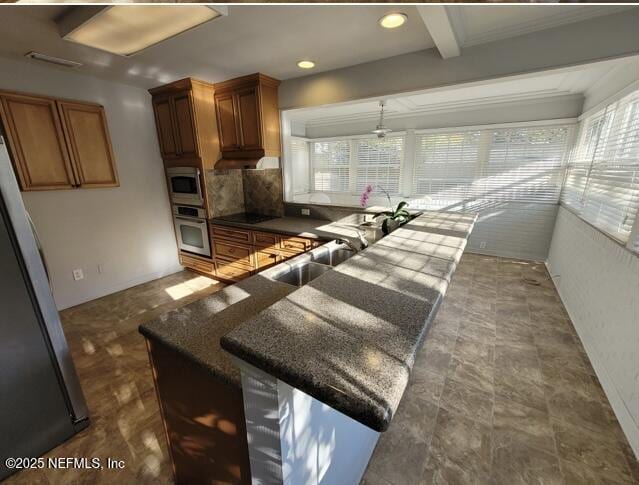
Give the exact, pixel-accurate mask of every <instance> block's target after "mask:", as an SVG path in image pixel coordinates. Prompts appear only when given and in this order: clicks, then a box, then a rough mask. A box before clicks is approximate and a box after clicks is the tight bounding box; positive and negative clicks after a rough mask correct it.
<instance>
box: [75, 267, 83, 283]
mask: <svg viewBox="0 0 639 485" xmlns="http://www.w3.org/2000/svg"><path fill="white" fill-rule="evenodd" d="M73 279H74V280H76V281H79V280H83V279H84V272H83V271H82V270H81V269H79V268H78V269H74V270H73Z"/></svg>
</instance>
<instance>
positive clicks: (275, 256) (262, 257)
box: [255, 249, 282, 270]
mask: <svg viewBox="0 0 639 485" xmlns="http://www.w3.org/2000/svg"><path fill="white" fill-rule="evenodd" d="M280 261H282V257H281V255H280V253H278V252H276V251H265V250H262V249H257V250H256V251H255V264H256V266H257V269H260V270H261V269H265V268H268V267H269V266H273V265H274V264H277V263H279V262H280Z"/></svg>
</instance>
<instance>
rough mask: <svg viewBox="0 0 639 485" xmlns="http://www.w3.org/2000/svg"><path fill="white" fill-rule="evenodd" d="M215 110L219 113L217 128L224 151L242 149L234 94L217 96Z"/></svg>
mask: <svg viewBox="0 0 639 485" xmlns="http://www.w3.org/2000/svg"><path fill="white" fill-rule="evenodd" d="M215 109H216V112H217V126H218V131H219V136H220V145H221V149H222V151H226V150H237V149H238V148H240V140H239V135H238V129H237V128H238V127H237V123H236V118H237V115H236V112H235V111H236V110H235V100H234V98H233V94H232V93H229V94H224V95H220V96H216V97H215Z"/></svg>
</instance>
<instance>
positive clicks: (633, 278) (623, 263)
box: [547, 207, 639, 456]
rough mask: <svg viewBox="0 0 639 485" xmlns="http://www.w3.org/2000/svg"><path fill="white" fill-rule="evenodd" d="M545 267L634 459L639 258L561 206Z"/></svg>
mask: <svg viewBox="0 0 639 485" xmlns="http://www.w3.org/2000/svg"><path fill="white" fill-rule="evenodd" d="M547 264H548V269H549V271H550V273H551V274H553V275H558V276H557V277H556V279H555V284H556V285H557V289H558V290H559V294H560V296H561V299H562V301H563V303H564V306H565V307H566V310H567V311H568V313H569V315H570V319H571V320H572V322H573V324H574V326H575V328H576V329H577V333H578V334H579V337H580V338H581V341H582V342H583V344H584V347H585V348H586V351H587V353H588V357H589V358H590V361H591V363H592V365H593V367H594V369H595V371H596V372H597V376H598V377H599V381H600V382H601V385H602V386H603V388H604V390H605V391H606V395H607V396H608V399H609V400H610V403H611V405H612V407H613V409H614V411H615V414H616V415H617V418H618V420H619V423H620V424H621V427H622V428H623V430H624V432H625V433H626V436H627V437H628V441H629V442H630V444H631V446H632V447H633V449H634V452H635V454H636V455H637V456H639V256H637V255H636V254H633V253H631V252H630V251H628V250H627V249H625V248H624V247H622V246H621V245H620V244H617V243H616V242H614V241H613V240H611V239H610V238H608V237H607V236H605V235H604V234H603V233H602V232H600V231H599V230H597V229H595V228H593V227H592V226H590V225H588V224H587V223H585V222H584V221H582V220H581V219H579V218H578V217H577V216H576V215H574V214H573V213H571V212H570V211H568V210H566V209H564V208H563V207H562V208H560V209H559V214H558V217H557V222H556V225H555V229H554V233H553V238H552V244H551V246H550V253H549V256H548V263H547Z"/></svg>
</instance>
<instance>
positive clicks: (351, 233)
mask: <svg viewBox="0 0 639 485" xmlns="http://www.w3.org/2000/svg"><path fill="white" fill-rule="evenodd" d="M209 222H210V223H211V224H217V225H221V226H232V227H243V228H246V229H251V230H253V231H266V232H277V233H280V234H287V235H289V236H299V237H307V238H310V239H324V240H327V241H328V240H332V239H337V238H347V239H356V238H357V232H356V229H357V224H355V223H338V222H331V221H325V220H322V219H311V218H308V217H288V216H287V217H278V218H275V219H270V220H268V221H263V222H258V223H257V224H247V223H242V222H229V221H223V220H220V219H218V218H213V219H209Z"/></svg>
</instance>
